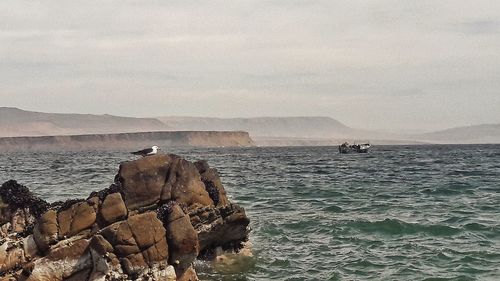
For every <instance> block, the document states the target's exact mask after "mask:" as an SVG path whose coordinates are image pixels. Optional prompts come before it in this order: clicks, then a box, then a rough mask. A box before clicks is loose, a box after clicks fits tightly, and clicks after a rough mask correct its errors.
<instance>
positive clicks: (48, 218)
mask: <svg viewBox="0 0 500 281" xmlns="http://www.w3.org/2000/svg"><path fill="white" fill-rule="evenodd" d="M57 225H58V224H57V212H56V211H55V210H48V211H47V212H45V213H44V214H43V215H42V216H41V217H40V219H38V222H37V223H36V224H35V228H34V229H33V235H34V239H35V242H36V244H37V245H38V248H39V249H40V250H41V251H43V252H45V251H47V250H48V249H49V247H50V245H52V244H55V243H56V242H57V233H58V226H57Z"/></svg>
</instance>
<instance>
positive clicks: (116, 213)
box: [100, 192, 127, 225]
mask: <svg viewBox="0 0 500 281" xmlns="http://www.w3.org/2000/svg"><path fill="white" fill-rule="evenodd" d="M100 215H101V217H102V219H103V221H104V222H105V224H106V225H109V224H111V223H114V222H116V221H118V220H121V219H124V218H126V217H127V207H125V203H124V202H123V199H122V196H121V194H120V193H118V192H116V193H112V194H109V195H108V196H106V198H105V199H104V201H103V202H102V206H101V210H100Z"/></svg>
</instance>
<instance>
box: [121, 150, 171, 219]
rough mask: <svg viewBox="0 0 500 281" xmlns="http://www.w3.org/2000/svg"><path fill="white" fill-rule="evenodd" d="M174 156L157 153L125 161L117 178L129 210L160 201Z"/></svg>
mask: <svg viewBox="0 0 500 281" xmlns="http://www.w3.org/2000/svg"><path fill="white" fill-rule="evenodd" d="M171 161H172V156H170V155H155V156H148V157H143V158H141V159H139V160H135V161H128V162H123V163H122V164H121V165H120V170H119V172H118V175H117V179H118V181H119V182H120V184H121V188H122V192H123V195H124V197H123V200H124V201H125V205H126V206H127V208H128V209H129V210H137V209H139V208H141V207H148V206H152V205H155V204H156V203H158V202H159V201H160V195H161V193H162V189H163V186H164V184H165V180H166V176H167V172H168V169H169V165H170V162H171Z"/></svg>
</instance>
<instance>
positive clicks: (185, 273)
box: [176, 266, 200, 281]
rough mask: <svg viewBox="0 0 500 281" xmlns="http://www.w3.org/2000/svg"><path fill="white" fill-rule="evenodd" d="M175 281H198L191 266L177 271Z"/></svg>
mask: <svg viewBox="0 0 500 281" xmlns="http://www.w3.org/2000/svg"><path fill="white" fill-rule="evenodd" d="M176 274H177V281H199V280H200V279H198V276H197V275H196V271H195V270H194V268H193V267H192V266H191V267H189V268H187V269H184V270H177V272H176Z"/></svg>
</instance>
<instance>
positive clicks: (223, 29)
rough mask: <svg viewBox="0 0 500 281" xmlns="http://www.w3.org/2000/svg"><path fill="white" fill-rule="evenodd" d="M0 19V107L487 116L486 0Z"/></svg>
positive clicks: (55, 4)
mask: <svg viewBox="0 0 500 281" xmlns="http://www.w3.org/2000/svg"><path fill="white" fill-rule="evenodd" d="M0 17H2V22H1V23H0V106H8V107H18V108H21V109H24V110H31V111H39V112H49V113H81V114H111V115H117V116H131V117H158V116H193V117H216V118H238V117H242V118H246V117H266V116H269V117H291V116H327V117H331V118H334V119H336V120H338V121H340V122H342V123H343V124H345V125H347V126H349V127H353V128H361V129H370V130H386V131H435V130H441V129H448V128H452V127H460V126H470V125H478V124H492V123H497V124H498V123H500V110H499V109H500V93H499V89H500V80H498V77H500V52H498V50H500V3H499V2H496V1H474V2H469V1H451V0H447V1H439V2H437V1H406V0H404V1H395V0H383V1H370V2H366V1H305V0H303V1H301V0H294V1H286V2H285V1H284V2H279V1H238V2H231V3H227V2H223V1H211V2H198V1H169V2H161V1H154V2H135V1H121V2H114V1H72V2H59V1H44V2H32V1H15V2H11V1H5V2H1V3H0Z"/></svg>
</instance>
